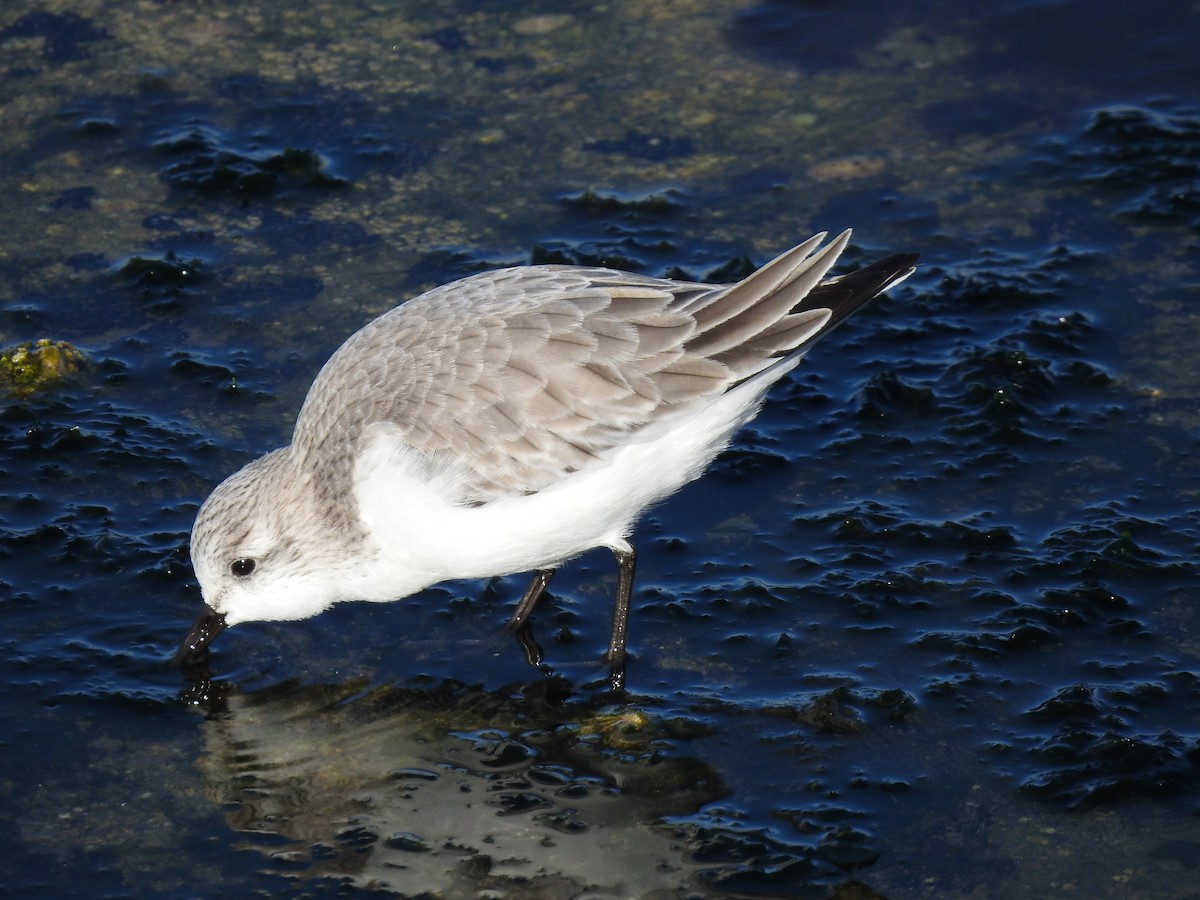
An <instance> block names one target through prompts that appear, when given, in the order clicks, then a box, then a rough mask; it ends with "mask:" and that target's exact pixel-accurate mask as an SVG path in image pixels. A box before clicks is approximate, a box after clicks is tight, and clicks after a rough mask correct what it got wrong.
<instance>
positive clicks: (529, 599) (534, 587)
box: [508, 569, 558, 631]
mask: <svg viewBox="0 0 1200 900" xmlns="http://www.w3.org/2000/svg"><path fill="white" fill-rule="evenodd" d="M557 571H558V570H557V569H538V570H537V571H536V572H534V573H533V580H532V581H531V582H529V587H528V588H526V589H525V596H524V597H522V598H521V602H520V603H518V604H517V611H516V612H514V613H513V614H512V618H511V619H509V620H508V630H509V631H517V630H519V629H520V628H522V627H523V626H524V625H525V624H526V623H527V622H528V621H529V614H530V613H532V612H533V608H534V607H535V606H537V604H538V601H539V600H541V599H542V595H543V594H544V593H546V586H547V585H548V584H550V579H551V578H553V577H554V573H555V572H557Z"/></svg>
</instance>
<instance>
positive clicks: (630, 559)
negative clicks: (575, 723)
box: [605, 546, 637, 691]
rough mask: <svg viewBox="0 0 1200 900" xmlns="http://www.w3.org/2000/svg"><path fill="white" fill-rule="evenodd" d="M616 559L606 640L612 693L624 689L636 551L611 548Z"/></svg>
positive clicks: (631, 548) (630, 548)
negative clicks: (615, 584) (615, 586)
mask: <svg viewBox="0 0 1200 900" xmlns="http://www.w3.org/2000/svg"><path fill="white" fill-rule="evenodd" d="M613 556H615V557H616V558H617V598H616V601H615V602H614V603H613V620H612V635H611V637H609V639H608V655H607V656H606V657H605V658H606V659H607V660H608V667H609V683H610V684H611V685H612V689H613V690H614V691H621V690H624V688H625V636H626V634H627V633H628V631H629V601H630V599H631V597H632V596H633V573H634V572H635V571H636V569H637V551H636V550H634V549H633V547H632V546H630V547H629V549H628V550H618V549H616V548H615V547H614V548H613Z"/></svg>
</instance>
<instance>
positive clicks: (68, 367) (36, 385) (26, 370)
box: [0, 338, 88, 396]
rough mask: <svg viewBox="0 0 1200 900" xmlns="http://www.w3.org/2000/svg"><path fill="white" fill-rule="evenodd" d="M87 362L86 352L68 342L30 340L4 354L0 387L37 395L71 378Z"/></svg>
mask: <svg viewBox="0 0 1200 900" xmlns="http://www.w3.org/2000/svg"><path fill="white" fill-rule="evenodd" d="M87 363H88V361H87V356H86V355H84V353H83V351H82V350H79V349H78V348H76V347H74V346H72V345H71V344H68V343H67V342H66V341H52V340H50V339H49V338H41V339H40V340H36V341H27V342H26V343H23V344H18V345H17V346H15V347H13V348H12V349H10V350H5V351H3V352H2V353H0V387H3V389H4V390H6V391H8V392H9V393H11V394H17V395H22V396H23V395H28V394H35V393H38V392H39V391H43V390H45V389H46V388H48V387H50V386H52V385H56V384H61V383H62V382H64V381H69V380H70V379H72V378H74V377H75V376H76V375H78V374H80V373H81V372H83V371H84V370H85V369H86V368H87Z"/></svg>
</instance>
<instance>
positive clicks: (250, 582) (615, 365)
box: [174, 229, 917, 691]
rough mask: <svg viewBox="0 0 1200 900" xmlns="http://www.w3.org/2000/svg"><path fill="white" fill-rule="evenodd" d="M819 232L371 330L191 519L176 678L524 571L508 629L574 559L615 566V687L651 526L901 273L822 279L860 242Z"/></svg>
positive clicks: (579, 277)
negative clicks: (735, 258) (284, 440)
mask: <svg viewBox="0 0 1200 900" xmlns="http://www.w3.org/2000/svg"><path fill="white" fill-rule="evenodd" d="M827 238H828V233H827V232H821V233H819V234H816V235H814V236H813V237H811V238H809V239H808V240H806V241H804V242H803V243H801V244H799V245H797V246H795V247H793V248H792V249H790V250H788V251H786V252H784V253H782V254H781V255H779V256H777V257H776V258H775V259H773V260H771V261H770V262H768V263H767V264H766V265H764V266H762V267H761V268H759V269H757V270H756V271H754V272H753V273H751V274H750V275H748V276H747V277H746V278H744V279H743V280H741V281H739V282H737V283H734V284H704V283H696V282H689V281H683V280H673V279H668V278H657V277H650V276H645V275H638V274H632V273H629V272H625V271H619V270H616V269H611V268H603V267H590V266H571V265H535V266H515V267H510V268H501V269H496V270H492V271H486V272H481V273H478V274H474V275H471V276H468V277H466V278H462V279H460V280H457V281H453V282H450V283H448V284H445V285H442V286H440V287H437V288H434V289H432V290H429V291H427V292H425V293H423V294H420V295H419V296H417V297H414V298H412V299H410V300H408V301H406V302H403V303H401V304H400V305H398V306H396V307H395V308H393V309H391V310H390V311H388V312H385V313H383V314H382V315H380V316H379V317H378V318H376V319H374V320H373V321H371V322H370V323H368V324H367V325H365V326H364V327H363V328H361V329H360V330H359V331H357V332H356V333H354V334H353V335H352V336H351V337H350V338H349V339H347V340H346V342H345V343H344V344H342V346H341V347H339V348H338V349H337V350H336V351H335V352H334V354H333V355H332V356H331V357H330V359H329V361H328V362H327V363H326V364H325V365H324V367H323V368H322V369H321V370H320V372H319V373H318V375H317V377H316V379H315V380H314V381H313V384H312V386H311V387H310V389H309V391H308V394H307V396H306V397H305V400H304V403H303V405H302V407H301V409H300V412H299V414H298V416H297V419H296V425H295V429H294V432H293V434H292V441H291V444H289V445H288V446H286V447H282V448H279V449H277V450H273V451H271V452H269V453H267V454H265V455H264V456H261V457H259V458H258V459H255V460H254V461H253V462H251V463H249V464H248V465H246V466H245V467H244V468H242V469H241V470H239V471H237V472H235V473H234V474H233V475H231V476H229V477H228V478H227V479H225V480H224V481H223V482H221V483H220V484H219V485H218V486H217V488H216V489H214V490H213V491H212V493H211V494H210V495H209V497H208V499H207V500H205V502H204V503H203V504H202V505H201V507H200V509H199V512H198V513H197V516H196V521H195V524H194V526H193V529H192V534H191V558H192V565H193V568H194V571H195V574H196V578H197V581H198V582H199V586H200V591H201V595H202V598H203V601H204V607H203V609H202V611H201V613H200V615H199V616H198V618H197V619H196V622H195V624H194V625H193V626H192V627H191V629H190V630H189V631H188V633H187V635H186V637H185V638H184V640H183V642H182V643H181V645H180V647H179V649H178V651H177V652H176V654H175V656H174V661H175V662H176V663H177V664H180V665H184V666H187V665H189V664H194V663H195V662H196V661H197V660H198V659H203V658H205V657H206V656H207V653H208V647H209V645H210V643H211V642H212V640H213V639H214V638H215V637H216V636H217V635H218V634H219V633H221V632H222V631H223V630H224V629H225V628H227V627H229V626H233V625H237V624H239V623H243V622H248V621H262V620H266V621H278V620H297V619H304V618H308V617H310V616H314V615H317V614H319V613H321V612H323V611H324V610H326V609H327V608H329V607H330V606H331V605H333V604H334V603H338V602H343V601H354V600H358V601H374V602H383V601H393V600H399V599H403V598H405V597H409V596H411V595H413V594H415V593H418V592H420V591H422V590H424V589H426V588H428V587H431V586H433V585H435V584H438V583H439V582H442V581H447V580H451V579H482V578H491V577H495V576H504V575H514V574H518V573H532V579H531V581H530V584H529V587H528V589H527V590H526V591H525V593H524V595H523V596H522V597H521V598H520V600H519V601H518V603H517V605H516V609H515V611H514V612H513V613H512V616H511V618H510V620H509V623H508V627H509V628H510V629H512V630H514V631H517V632H518V633H520V632H522V631H524V630H525V629H526V628H527V625H528V621H529V618H530V615H531V613H532V612H533V611H534V608H535V607H536V606H537V603H538V601H539V600H540V599H541V598H542V596H543V595H544V594H545V592H546V590H547V587H548V585H549V583H550V580H551V578H552V577H553V576H554V574H555V572H556V571H558V569H559V568H560V567H561V566H562V565H563V564H564V563H566V562H568V561H569V560H571V559H572V558H574V557H576V556H579V555H580V554H582V553H584V552H585V551H588V550H591V549H594V548H607V549H608V550H610V551H611V552H612V554H613V556H614V558H615V561H616V567H617V583H616V589H615V600H614V609H613V616H612V626H611V632H610V637H609V642H608V650H607V653H606V654H605V661H606V662H607V663H608V665H609V669H610V678H609V682H610V687H611V688H612V689H613V690H614V691H620V690H623V689H624V684H625V663H626V658H627V652H626V638H627V630H628V622H629V608H630V602H631V597H632V592H633V582H634V573H635V568H636V560H637V554H636V550H635V549H634V545H633V543H632V542H631V541H630V537H631V535H632V533H633V530H634V526H635V525H636V523H637V522H638V520H639V518H640V517H641V515H642V514H643V513H644V512H645V510H646V509H647V508H648V507H650V506H652V505H653V504H655V503H658V502H659V501H662V500H663V499H665V498H666V497H668V496H670V495H671V494H673V493H675V492H676V491H678V490H679V489H680V488H681V487H683V486H684V485H685V484H687V483H688V482H690V481H692V480H694V479H696V478H698V477H699V476H700V475H701V474H702V473H703V472H704V470H705V469H706V467H707V466H708V464H709V463H710V462H712V460H713V459H714V458H715V457H716V456H717V454H719V453H720V452H721V451H722V450H723V449H724V448H725V447H726V446H727V445H728V443H729V441H730V439H731V437H732V436H733V434H734V433H735V432H736V431H737V430H738V429H739V428H740V427H741V426H742V425H744V424H745V423H747V422H748V421H750V420H751V419H752V418H754V416H755V415H756V414H757V413H758V411H759V410H760V408H761V407H762V404H763V402H764V400H765V397H766V395H767V392H768V390H769V388H770V387H771V386H772V385H773V384H775V383H776V382H777V381H779V379H781V378H782V377H784V375H786V374H787V373H788V372H790V371H791V370H792V369H793V368H795V366H796V365H797V364H798V363H799V362H800V360H801V359H802V358H803V357H804V355H805V354H806V353H807V352H808V351H809V349H811V347H812V346H813V345H814V344H815V343H816V342H817V341H818V340H820V339H821V338H822V337H824V336H825V335H826V334H828V333H829V332H830V331H831V330H833V329H834V328H835V327H837V326H838V325H840V324H841V323H842V322H843V321H844V320H845V319H846V318H847V317H849V316H850V315H851V314H853V313H854V312H856V311H857V310H858V309H859V308H861V307H862V306H863V305H864V304H866V303H867V302H869V301H870V300H871V299H873V298H874V297H877V296H878V295H880V294H882V293H883V292H885V291H887V290H888V289H890V288H892V287H895V286H896V285H897V284H899V283H900V282H901V281H903V280H904V279H905V278H907V277H908V276H909V275H910V274H912V272H913V271H914V270H915V264H916V261H917V255H916V254H913V253H904V254H897V255H892V256H888V257H887V258H885V259H882V260H880V261H878V262H875V263H873V264H870V265H867V266H865V267H863V268H860V269H857V270H855V271H853V272H850V273H849V274H843V275H840V276H830V277H827V275H828V273H829V271H830V269H831V268H832V267H833V265H834V263H835V262H836V261H837V259H838V257H839V256H840V255H841V254H842V252H843V251H844V250H845V248H846V245H847V243H848V242H849V240H850V231H849V230H848V229H847V230H846V231H844V232H842V233H841V234H840V235H838V236H837V237H836V238H834V239H832V240H829V241H828V242H827ZM531 661H533V660H531Z"/></svg>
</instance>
